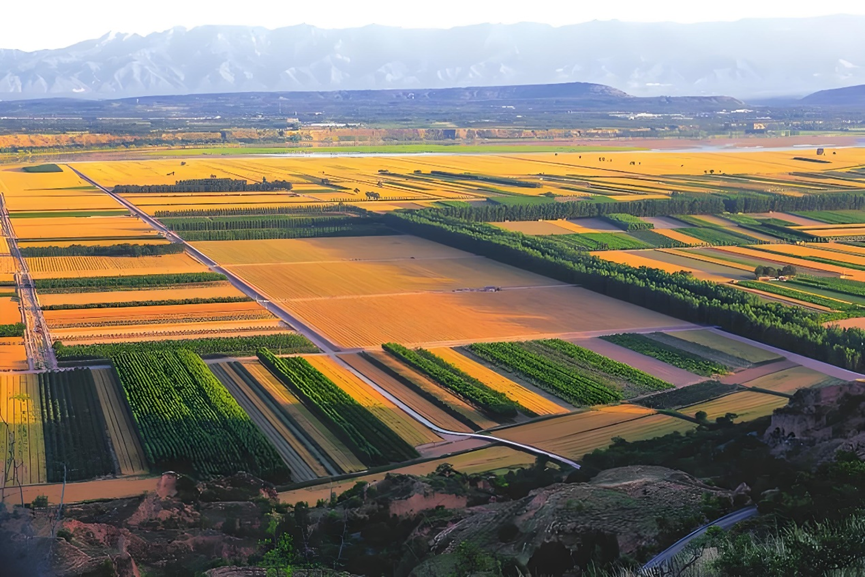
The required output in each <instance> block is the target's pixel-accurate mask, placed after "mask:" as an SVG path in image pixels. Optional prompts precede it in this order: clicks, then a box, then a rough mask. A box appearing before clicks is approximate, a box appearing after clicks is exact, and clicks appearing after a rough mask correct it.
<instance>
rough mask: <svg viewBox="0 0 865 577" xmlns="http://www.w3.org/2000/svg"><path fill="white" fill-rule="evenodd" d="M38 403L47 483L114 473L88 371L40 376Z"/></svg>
mask: <svg viewBox="0 0 865 577" xmlns="http://www.w3.org/2000/svg"><path fill="white" fill-rule="evenodd" d="M39 400H40V407H39V411H40V412H41V415H42V429H43V432H44V434H45V463H46V467H47V475H48V482H49V483H59V482H62V481H63V480H64V477H65V480H67V481H79V480H82V479H92V478H94V477H101V476H103V475H109V474H111V473H114V472H115V471H114V463H113V462H112V460H111V451H110V449H109V447H108V439H107V437H106V434H105V432H106V431H107V430H108V427H107V425H106V424H105V415H104V414H103V412H102V408H101V406H100V404H99V397H98V396H97V394H96V384H95V383H94V382H93V374H92V373H91V372H90V370H89V369H80V370H75V371H63V372H52V373H42V374H40V375H39ZM64 466H65V467H64ZM64 468H65V471H64Z"/></svg>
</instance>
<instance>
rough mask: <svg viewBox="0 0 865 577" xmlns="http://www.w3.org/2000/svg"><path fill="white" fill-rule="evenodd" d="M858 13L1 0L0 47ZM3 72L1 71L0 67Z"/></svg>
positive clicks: (512, 4)
mask: <svg viewBox="0 0 865 577" xmlns="http://www.w3.org/2000/svg"><path fill="white" fill-rule="evenodd" d="M830 14H860V15H865V1H863V0H832V1H831V2H825V1H824V2H820V1H817V0H722V1H721V2H707V1H702V0H556V1H550V0H496V1H489V0H435V1H433V2H421V1H418V0H366V1H364V0H210V1H201V0H144V1H135V0H125V1H124V0H37V1H36V2H28V1H21V0H17V1H16V0H4V1H3V2H2V7H0V48H17V49H20V50H38V49H41V48H60V47H63V46H68V45H70V44H74V43H75V42H79V41H81V40H87V39H90V38H97V37H99V36H102V35H103V34H105V33H106V32H109V31H116V32H137V33H139V34H148V33H150V32H155V31H161V30H166V29H168V28H172V27H174V26H185V27H187V28H192V27H194V26H200V25H203V24H243V25H253V26H264V27H266V28H279V27H282V26H291V25H294V24H312V25H315V26H319V27H321V28H353V27H356V26H364V25H367V24H384V25H389V26H402V27H404V28H450V27H452V26H464V25H469V24H479V23H484V22H494V23H505V24H510V23H515V22H541V23H546V24H552V25H554V26H561V25H565V24H576V23H579V22H588V21H591V20H625V21H632V22H657V21H672V22H682V23H689V22H709V21H721V20H726V21H729V20H739V19H742V18H766V17H789V18H799V17H808V16H823V15H830ZM0 72H2V71H0Z"/></svg>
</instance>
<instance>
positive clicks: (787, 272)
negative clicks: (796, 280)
mask: <svg viewBox="0 0 865 577" xmlns="http://www.w3.org/2000/svg"><path fill="white" fill-rule="evenodd" d="M797 274H799V271H798V270H797V269H796V267H795V266H793V265H792V264H788V265H787V266H785V267H784V268H782V269H781V276H796V275H797Z"/></svg>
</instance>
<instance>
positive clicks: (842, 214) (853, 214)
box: [797, 210, 865, 224]
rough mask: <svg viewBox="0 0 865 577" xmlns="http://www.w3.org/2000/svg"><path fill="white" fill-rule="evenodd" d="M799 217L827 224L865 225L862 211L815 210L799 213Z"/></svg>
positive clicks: (864, 213) (864, 214) (864, 215)
mask: <svg viewBox="0 0 865 577" xmlns="http://www.w3.org/2000/svg"><path fill="white" fill-rule="evenodd" d="M797 214H799V216H803V217H805V218H810V219H813V220H819V221H820V222H825V223H826V224H862V223H865V212H863V211H861V210H850V211H846V210H840V211H835V210H815V211H811V212H800V213H797Z"/></svg>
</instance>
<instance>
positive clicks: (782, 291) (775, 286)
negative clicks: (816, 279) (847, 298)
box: [738, 280, 862, 311]
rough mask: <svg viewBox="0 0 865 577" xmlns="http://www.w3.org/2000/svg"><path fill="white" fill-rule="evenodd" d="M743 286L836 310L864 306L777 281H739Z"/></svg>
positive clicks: (852, 309) (856, 308)
mask: <svg viewBox="0 0 865 577" xmlns="http://www.w3.org/2000/svg"><path fill="white" fill-rule="evenodd" d="M738 284H739V285H741V286H744V287H746V288H752V289H756V290H761V291H765V292H768V293H772V294H776V295H778V296H783V297H789V298H792V299H797V300H800V301H803V302H806V303H811V304H813V305H818V306H821V307H826V308H828V309H832V310H836V311H848V310H849V311H854V310H862V307H860V306H857V305H854V304H850V303H845V302H840V301H838V300H835V299H831V298H827V297H824V296H820V295H815V294H813V293H809V292H805V291H806V290H807V289H805V288H804V287H803V288H802V289H793V288H789V287H787V286H784V285H783V284H779V283H777V282H760V281H750V280H745V281H739V283H738Z"/></svg>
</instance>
